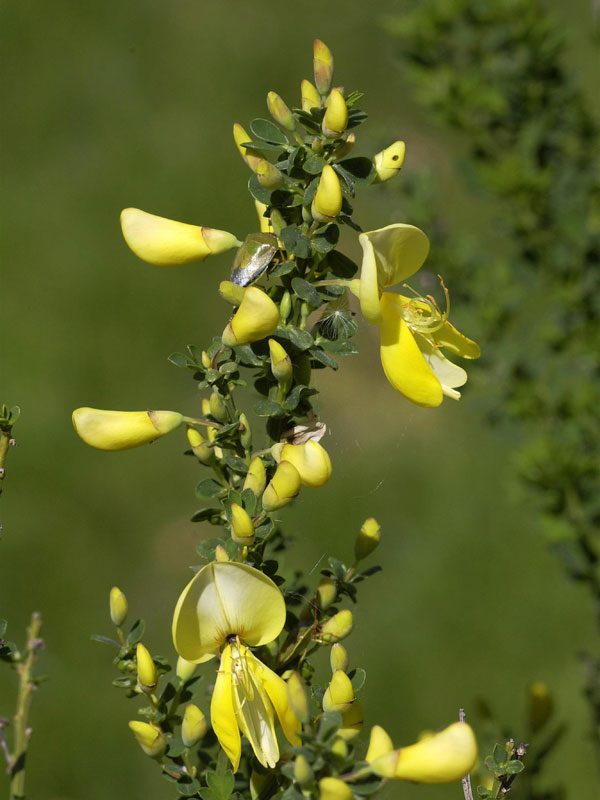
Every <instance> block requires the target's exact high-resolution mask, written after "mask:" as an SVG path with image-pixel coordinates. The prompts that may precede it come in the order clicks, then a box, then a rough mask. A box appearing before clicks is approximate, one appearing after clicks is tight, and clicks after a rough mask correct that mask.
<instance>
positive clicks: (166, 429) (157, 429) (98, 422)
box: [73, 408, 183, 450]
mask: <svg viewBox="0 0 600 800" xmlns="http://www.w3.org/2000/svg"><path fill="white" fill-rule="evenodd" d="M182 422H183V416H182V415H181V414H179V413H178V412H176V411H105V410H103V409H99V408H77V409H76V410H75V411H74V412H73V426H74V427H75V430H76V432H77V434H78V436H80V437H81V439H83V441H84V442H85V443H86V444H89V445H90V447H95V448H96V449H98V450H129V449H131V448H132V447H138V446H139V445H141V444H149V443H150V442H153V441H154V440H155V439H158V438H159V437H161V436H164V435H165V434H167V433H170V432H171V431H173V430H175V428H178V427H179V425H181V423H182Z"/></svg>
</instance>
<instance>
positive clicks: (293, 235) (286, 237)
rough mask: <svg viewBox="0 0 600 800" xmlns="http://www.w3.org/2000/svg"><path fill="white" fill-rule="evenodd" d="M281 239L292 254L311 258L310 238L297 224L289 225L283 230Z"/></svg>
mask: <svg viewBox="0 0 600 800" xmlns="http://www.w3.org/2000/svg"><path fill="white" fill-rule="evenodd" d="M281 241H282V242H283V246H284V247H285V249H286V251H287V252H288V253H291V255H294V256H297V257H298V258H310V256H311V253H312V250H311V247H310V240H309V239H308V237H307V236H305V235H304V234H303V233H302V231H301V230H300V228H297V227H296V226H295V225H288V227H287V228H284V229H283V230H282V231H281Z"/></svg>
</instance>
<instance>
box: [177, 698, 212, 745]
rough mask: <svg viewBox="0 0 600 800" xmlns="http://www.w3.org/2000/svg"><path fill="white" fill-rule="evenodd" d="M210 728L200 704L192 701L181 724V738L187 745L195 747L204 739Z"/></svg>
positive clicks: (186, 708)
mask: <svg viewBox="0 0 600 800" xmlns="http://www.w3.org/2000/svg"><path fill="white" fill-rule="evenodd" d="M207 730H208V723H207V721H206V717H205V716H204V714H203V713H202V711H200V709H199V708H198V706H195V705H194V704H193V703H190V704H189V705H187V706H186V707H185V711H184V713H183V722H182V724H181V738H182V740H183V743H184V745H185V746H186V747H193V746H194V745H195V744H197V743H198V742H199V741H200V739H202V738H203V737H204V736H205V735H206V732H207Z"/></svg>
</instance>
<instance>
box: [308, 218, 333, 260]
mask: <svg viewBox="0 0 600 800" xmlns="http://www.w3.org/2000/svg"><path fill="white" fill-rule="evenodd" d="M339 238H340V229H339V227H338V226H337V225H336V224H335V222H331V223H330V224H329V225H327V227H325V228H323V229H322V230H320V231H318V232H317V233H316V234H315V235H314V236H313V238H312V246H313V249H314V250H315V252H317V253H329V252H330V251H331V250H333V248H334V247H335V246H336V244H337V243H338V240H339Z"/></svg>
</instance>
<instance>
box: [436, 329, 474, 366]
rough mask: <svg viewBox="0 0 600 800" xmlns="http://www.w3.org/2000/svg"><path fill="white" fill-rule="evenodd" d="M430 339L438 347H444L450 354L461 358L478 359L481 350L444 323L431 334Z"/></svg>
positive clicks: (470, 340)
mask: <svg viewBox="0 0 600 800" xmlns="http://www.w3.org/2000/svg"><path fill="white" fill-rule="evenodd" d="M431 338H432V339H433V340H434V342H435V343H436V344H437V345H439V347H446V348H448V350H450V352H451V353H456V355H457V356H461V357H462V358H479V356H480V355H481V348H480V347H479V345H478V344H477V342H474V341H473V340H472V339H469V338H467V337H466V336H465V335H464V334H462V333H461V332H460V331H457V330H456V328H455V327H454V325H451V324H450V323H449V322H446V323H445V324H444V325H443V326H442V327H441V328H440V329H439V330H438V331H435V333H432V335H431Z"/></svg>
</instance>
